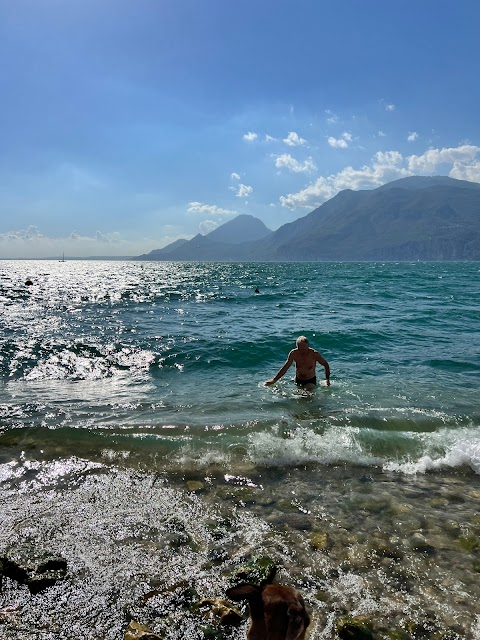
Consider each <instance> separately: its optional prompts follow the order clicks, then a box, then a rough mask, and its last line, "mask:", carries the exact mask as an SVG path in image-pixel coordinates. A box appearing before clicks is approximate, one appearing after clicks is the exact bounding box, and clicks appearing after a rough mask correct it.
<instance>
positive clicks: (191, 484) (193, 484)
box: [185, 480, 205, 493]
mask: <svg viewBox="0 0 480 640" xmlns="http://www.w3.org/2000/svg"><path fill="white" fill-rule="evenodd" d="M185 484H186V487H187V491H188V492H189V493H203V492H204V491H205V485H204V483H203V482H200V480H188V481H187V482H186V483H185Z"/></svg>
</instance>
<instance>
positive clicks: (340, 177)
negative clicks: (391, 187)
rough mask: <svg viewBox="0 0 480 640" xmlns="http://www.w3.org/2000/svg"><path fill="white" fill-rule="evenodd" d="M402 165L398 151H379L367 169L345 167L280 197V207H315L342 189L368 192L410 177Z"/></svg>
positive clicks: (366, 166)
mask: <svg viewBox="0 0 480 640" xmlns="http://www.w3.org/2000/svg"><path fill="white" fill-rule="evenodd" d="M402 162H403V157H402V155H401V154H400V153H399V152H398V151H386V152H381V151H379V152H378V153H376V154H375V156H374V157H373V160H372V164H371V165H364V166H363V167H362V168H361V169H354V168H353V167H346V168H345V169H342V171H339V172H338V173H337V174H334V175H331V176H328V177H324V176H321V177H320V178H318V179H317V180H316V181H315V182H314V183H312V184H310V185H308V187H306V188H305V189H303V190H302V191H299V192H298V193H290V194H288V195H287V196H281V197H280V203H281V205H282V206H283V207H288V208H290V209H296V208H299V207H306V208H311V207H318V206H320V205H321V204H322V203H323V202H326V201H327V200H329V199H330V198H333V196H334V195H336V194H337V193H338V192H339V191H343V190H344V189H353V190H357V189H369V188H370V189H371V188H374V187H379V186H380V185H382V184H385V182H390V181H391V180H396V179H398V178H405V177H407V176H409V175H412V174H411V172H409V171H408V170H407V169H405V168H404V167H402Z"/></svg>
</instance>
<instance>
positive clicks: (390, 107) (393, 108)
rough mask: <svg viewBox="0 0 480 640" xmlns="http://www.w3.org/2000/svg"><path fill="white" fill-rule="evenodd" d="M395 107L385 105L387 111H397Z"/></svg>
mask: <svg viewBox="0 0 480 640" xmlns="http://www.w3.org/2000/svg"><path fill="white" fill-rule="evenodd" d="M395 108H396V107H395V105H394V104H387V105H385V111H395Z"/></svg>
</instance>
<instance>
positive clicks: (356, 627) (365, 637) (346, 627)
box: [335, 616, 374, 640]
mask: <svg viewBox="0 0 480 640" xmlns="http://www.w3.org/2000/svg"><path fill="white" fill-rule="evenodd" d="M335 628H336V631H337V635H338V637H339V638H341V640H373V637H374V636H373V632H372V630H371V628H370V624H369V622H368V620H367V619H366V618H364V617H363V616H345V617H343V618H339V619H338V620H337V621H336V623H335Z"/></svg>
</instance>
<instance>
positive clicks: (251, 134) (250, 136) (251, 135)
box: [243, 131, 258, 142]
mask: <svg viewBox="0 0 480 640" xmlns="http://www.w3.org/2000/svg"><path fill="white" fill-rule="evenodd" d="M257 138H258V133H254V132H253V131H249V132H248V133H245V134H244V135H243V139H244V140H246V141H247V142H253V141H254V140H256V139H257Z"/></svg>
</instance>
